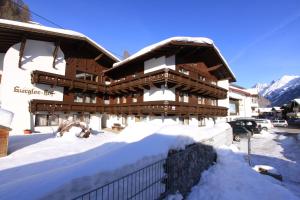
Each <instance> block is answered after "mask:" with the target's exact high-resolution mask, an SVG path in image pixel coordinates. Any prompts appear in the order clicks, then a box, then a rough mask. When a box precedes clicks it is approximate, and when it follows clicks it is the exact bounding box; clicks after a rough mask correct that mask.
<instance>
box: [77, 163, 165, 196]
mask: <svg viewBox="0 0 300 200" xmlns="http://www.w3.org/2000/svg"><path fill="white" fill-rule="evenodd" d="M165 163H166V159H162V160H159V161H157V162H155V163H153V164H150V165H148V166H146V167H144V168H142V169H139V170H138V171H135V172H132V173H130V174H128V175H126V176H123V177H121V178H119V179H117V180H115V181H113V182H111V183H108V184H106V185H103V186H102V187H99V188H97V189H94V190H92V191H89V192H87V193H85V194H83V195H80V196H79V197H77V198H75V199H74V200H125V199H132V200H137V199H145V200H148V199H149V200H150V199H151V200H152V199H159V198H160V195H161V194H162V193H163V192H164V191H165V184H163V183H162V182H163V180H164V178H165V172H164V164H165Z"/></svg>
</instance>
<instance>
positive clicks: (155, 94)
mask: <svg viewBox="0 0 300 200" xmlns="http://www.w3.org/2000/svg"><path fill="white" fill-rule="evenodd" d="M175 100H176V95H175V89H174V88H165V86H164V85H162V86H161V88H157V87H151V88H150V90H146V89H144V101H175Z"/></svg>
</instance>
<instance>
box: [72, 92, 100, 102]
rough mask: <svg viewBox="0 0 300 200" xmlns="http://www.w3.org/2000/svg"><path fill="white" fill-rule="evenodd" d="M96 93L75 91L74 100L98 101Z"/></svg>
mask: <svg viewBox="0 0 300 200" xmlns="http://www.w3.org/2000/svg"><path fill="white" fill-rule="evenodd" d="M96 99H97V97H96V95H95V94H83V93H74V102H76V103H96Z"/></svg>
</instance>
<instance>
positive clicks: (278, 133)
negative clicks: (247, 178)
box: [251, 128, 300, 198]
mask: <svg viewBox="0 0 300 200" xmlns="http://www.w3.org/2000/svg"><path fill="white" fill-rule="evenodd" d="M251 152H252V155H251V161H252V164H253V165H270V166H273V167H275V168H276V169H277V170H278V171H279V172H280V173H281V175H282V176H283V182H282V184H283V185H284V186H285V187H287V188H288V189H289V190H291V191H292V192H294V193H295V194H296V195H297V196H299V198H300V129H299V128H274V129H272V130H269V133H263V134H255V135H254V136H253V138H252V139H251ZM262 187H263V186H262Z"/></svg>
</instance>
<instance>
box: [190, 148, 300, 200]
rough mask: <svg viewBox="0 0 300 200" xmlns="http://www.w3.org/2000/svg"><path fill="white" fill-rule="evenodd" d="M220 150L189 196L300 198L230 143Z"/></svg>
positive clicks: (210, 197)
mask: <svg viewBox="0 0 300 200" xmlns="http://www.w3.org/2000/svg"><path fill="white" fill-rule="evenodd" d="M234 151H236V149H234ZM217 153H218V160H217V164H216V165H214V166H212V167H211V168H210V169H208V170H207V171H205V172H204V173H203V174H202V177H201V180H200V182H199V183H198V185H197V186H195V187H194V188H193V189H192V192H191V194H190V195H189V197H188V198H187V199H189V200H196V199H197V200H198V199H203V200H206V199H207V200H211V199H222V200H227V199H228V200H234V199H238V200H241V199H243V200H253V199H260V200H264V199H265V200H269V199H282V200H285V199H289V200H296V199H298V198H297V197H296V196H295V195H294V194H292V193H291V192H290V191H289V190H288V189H286V188H284V187H283V186H282V185H280V182H279V181H277V180H275V179H273V178H271V177H268V176H264V175H261V174H259V173H257V172H256V171H254V170H253V169H251V168H250V167H249V166H248V165H247V164H246V163H245V161H244V159H243V157H242V156H241V155H240V154H236V153H234V152H233V151H232V150H231V149H229V148H226V147H224V148H222V149H218V150H217Z"/></svg>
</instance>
